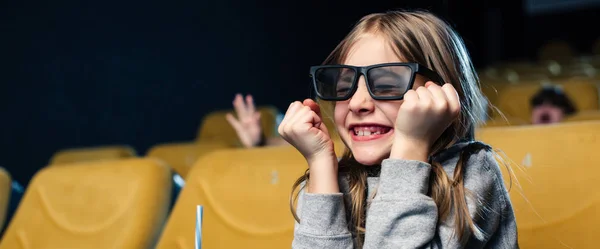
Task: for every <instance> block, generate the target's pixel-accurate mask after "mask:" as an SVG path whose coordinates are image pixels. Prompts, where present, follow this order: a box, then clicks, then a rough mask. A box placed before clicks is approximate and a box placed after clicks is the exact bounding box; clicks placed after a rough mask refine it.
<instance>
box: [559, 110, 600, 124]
mask: <svg viewBox="0 0 600 249" xmlns="http://www.w3.org/2000/svg"><path fill="white" fill-rule="evenodd" d="M591 120H598V121H600V111H598V110H593V111H592V110H590V111H580V112H576V113H575V114H573V115H572V116H569V117H567V118H565V120H564V122H577V121H591Z"/></svg>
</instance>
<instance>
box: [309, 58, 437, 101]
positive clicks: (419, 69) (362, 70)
mask: <svg viewBox="0 0 600 249" xmlns="http://www.w3.org/2000/svg"><path fill="white" fill-rule="evenodd" d="M389 66H404V67H409V68H410V69H411V72H412V73H411V76H410V81H409V84H408V86H407V89H406V91H405V92H407V91H408V90H410V89H412V88H413V85H414V82H415V75H416V74H420V75H423V76H425V77H427V78H428V79H430V80H432V81H434V82H436V83H437V84H438V85H442V84H443V82H444V79H442V77H441V76H440V75H439V74H438V73H436V72H434V71H433V70H431V69H429V68H427V67H425V66H423V65H421V64H419V63H416V62H408V63H384V64H376V65H370V66H366V67H356V66H350V65H320V66H312V67H310V77H311V78H312V82H313V87H314V88H315V93H316V94H317V97H319V98H320V99H322V100H328V101H342V100H348V99H350V97H352V96H353V95H354V93H355V92H356V89H358V80H359V79H360V76H361V75H362V76H364V77H365V83H367V90H368V91H369V94H370V95H371V97H372V98H373V99H375V100H402V99H404V94H403V95H402V96H383V97H382V96H375V94H373V92H372V91H371V87H370V85H369V82H368V80H369V79H368V77H367V73H368V72H369V70H371V69H373V68H379V67H389ZM326 68H348V69H352V70H354V72H356V74H357V76H356V77H355V78H354V81H353V82H352V86H351V87H350V91H348V94H346V95H345V96H341V97H324V96H322V95H321V94H320V93H319V91H318V90H317V89H319V88H318V86H317V78H316V72H317V71H318V70H319V69H326Z"/></svg>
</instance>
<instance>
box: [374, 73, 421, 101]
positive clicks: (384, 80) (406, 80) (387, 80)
mask: <svg viewBox="0 0 600 249" xmlns="http://www.w3.org/2000/svg"><path fill="white" fill-rule="evenodd" d="M412 75H413V73H412V69H411V68H410V67H408V66H386V67H376V68H372V69H370V70H369V71H368V72H367V77H368V82H369V88H370V89H371V92H372V93H373V95H375V96H378V97H401V96H404V94H405V93H406V91H408V87H409V85H410V81H411V80H412V79H411V77H412Z"/></svg>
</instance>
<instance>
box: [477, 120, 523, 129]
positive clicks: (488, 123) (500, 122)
mask: <svg viewBox="0 0 600 249" xmlns="http://www.w3.org/2000/svg"><path fill="white" fill-rule="evenodd" d="M527 124H529V122H527V121H525V120H522V119H520V118H513V117H504V118H503V117H496V118H494V119H492V120H488V121H486V122H485V124H484V125H483V127H485V128H488V127H500V126H515V125H527Z"/></svg>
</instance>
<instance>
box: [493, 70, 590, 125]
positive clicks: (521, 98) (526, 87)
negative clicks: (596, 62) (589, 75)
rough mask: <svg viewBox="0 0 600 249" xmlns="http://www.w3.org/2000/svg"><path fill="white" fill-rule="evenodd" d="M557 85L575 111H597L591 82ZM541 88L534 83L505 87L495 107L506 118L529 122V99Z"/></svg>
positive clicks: (574, 80)
mask: <svg viewBox="0 0 600 249" xmlns="http://www.w3.org/2000/svg"><path fill="white" fill-rule="evenodd" d="M557 84H558V85H560V86H562V88H563V90H564V92H565V94H566V95H567V96H568V97H569V98H570V99H571V101H573V104H574V105H575V107H576V108H577V110H596V109H598V90H597V87H596V85H595V84H594V83H593V82H591V81H589V80H584V79H572V80H568V81H563V82H557ZM541 88H542V84H535V83H523V84H515V85H507V86H505V87H504V88H503V89H502V91H501V92H500V93H499V96H498V100H497V101H498V105H497V107H498V108H499V109H500V111H502V112H503V113H504V114H505V115H507V116H511V117H515V118H520V119H522V120H528V121H529V120H531V104H530V101H531V98H532V97H533V96H534V95H535V94H536V93H537V92H538V91H539V90H540V89H541Z"/></svg>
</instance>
